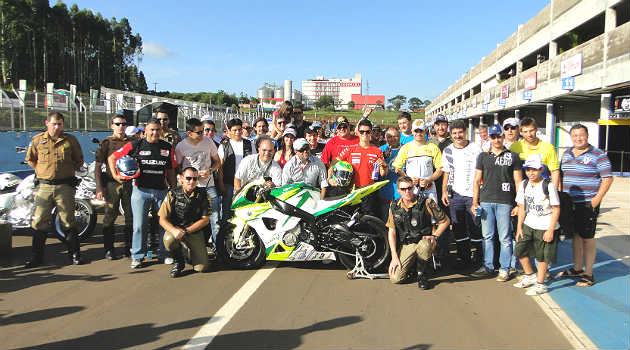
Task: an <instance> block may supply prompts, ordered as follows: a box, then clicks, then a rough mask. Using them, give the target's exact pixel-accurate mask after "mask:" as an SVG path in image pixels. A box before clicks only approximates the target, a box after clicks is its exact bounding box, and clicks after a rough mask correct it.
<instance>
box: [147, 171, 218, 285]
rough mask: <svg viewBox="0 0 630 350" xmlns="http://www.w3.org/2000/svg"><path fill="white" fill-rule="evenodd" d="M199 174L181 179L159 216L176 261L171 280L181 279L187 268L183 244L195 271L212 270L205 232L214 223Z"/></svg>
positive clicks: (184, 175) (165, 238) (168, 249)
mask: <svg viewBox="0 0 630 350" xmlns="http://www.w3.org/2000/svg"><path fill="white" fill-rule="evenodd" d="M198 180H199V173H198V172H197V169H195V168H193V167H187V168H185V169H184V170H183V171H182V173H181V174H180V175H179V184H180V185H179V186H178V187H177V188H174V189H171V190H170V191H168V194H167V195H166V198H165V200H164V202H162V206H161V207H160V211H159V212H158V215H159V216H160V225H162V227H163V228H164V230H165V232H164V247H165V248H166V250H167V251H168V252H169V253H170V254H171V256H172V257H173V260H174V263H173V267H172V268H171V274H170V276H171V277H179V276H180V275H181V274H182V271H183V270H184V267H185V266H186V263H185V260H184V254H183V251H182V249H181V242H184V244H186V247H188V250H189V251H190V258H191V261H192V265H193V269H194V270H195V271H197V272H204V271H206V270H207V268H208V252H207V250H206V243H205V239H204V234H203V231H202V230H201V229H202V228H204V227H205V226H206V225H208V223H209V222H210V211H209V202H208V195H207V193H206V190H205V188H203V187H197V181H198Z"/></svg>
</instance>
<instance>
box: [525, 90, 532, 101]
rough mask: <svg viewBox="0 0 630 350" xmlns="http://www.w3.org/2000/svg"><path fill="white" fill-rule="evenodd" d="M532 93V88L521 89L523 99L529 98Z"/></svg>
mask: <svg viewBox="0 0 630 350" xmlns="http://www.w3.org/2000/svg"><path fill="white" fill-rule="evenodd" d="M532 95H533V93H532V90H523V100H531V99H532Z"/></svg>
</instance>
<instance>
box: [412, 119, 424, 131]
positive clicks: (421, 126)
mask: <svg viewBox="0 0 630 350" xmlns="http://www.w3.org/2000/svg"><path fill="white" fill-rule="evenodd" d="M418 129H420V130H422V131H424V130H426V129H427V125H426V124H425V123H424V121H423V120H422V119H416V120H414V121H413V123H412V124H411V131H413V130H418Z"/></svg>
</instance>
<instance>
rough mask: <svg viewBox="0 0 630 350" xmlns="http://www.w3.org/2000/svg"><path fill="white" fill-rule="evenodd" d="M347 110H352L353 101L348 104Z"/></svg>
mask: <svg viewBox="0 0 630 350" xmlns="http://www.w3.org/2000/svg"><path fill="white" fill-rule="evenodd" d="M348 109H354V101H350V102H348Z"/></svg>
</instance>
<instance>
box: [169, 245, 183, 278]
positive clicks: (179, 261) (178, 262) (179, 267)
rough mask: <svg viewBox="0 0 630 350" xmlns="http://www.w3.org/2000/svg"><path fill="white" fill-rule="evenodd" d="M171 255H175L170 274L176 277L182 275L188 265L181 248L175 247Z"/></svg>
mask: <svg viewBox="0 0 630 350" xmlns="http://www.w3.org/2000/svg"><path fill="white" fill-rule="evenodd" d="M169 253H171V256H172V257H173V266H172V267H171V273H170V275H169V276H171V277H172V278H176V277H179V276H181V275H182V272H183V271H184V268H185V267H186V261H185V260H184V256H183V255H182V250H181V249H173V251H172V252H169Z"/></svg>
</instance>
